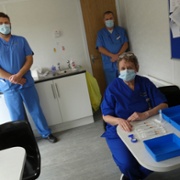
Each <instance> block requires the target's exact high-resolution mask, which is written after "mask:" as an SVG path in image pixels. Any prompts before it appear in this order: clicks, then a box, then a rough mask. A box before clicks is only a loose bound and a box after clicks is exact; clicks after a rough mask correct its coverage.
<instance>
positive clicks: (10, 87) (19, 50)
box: [0, 12, 57, 143]
mask: <svg viewBox="0 0 180 180" xmlns="http://www.w3.org/2000/svg"><path fill="white" fill-rule="evenodd" d="M32 63H33V52H32V50H31V48H30V46H29V44H28V42H27V41H26V39H25V38H24V37H21V36H15V35H11V23H10V18H9V16H8V15H6V14H4V13H2V12H0V92H2V93H3V94H4V98H5V102H6V105H7V107H8V110H9V112H10V116H11V119H12V121H16V120H24V119H26V116H25V109H24V104H25V106H26V107H27V110H28V111H29V113H30V115H31V117H32V119H33V121H34V123H35V125H36V127H37V130H38V132H39V134H40V135H41V136H42V137H43V138H45V139H48V140H49V141H50V142H52V143H55V142H56V141H57V138H56V137H55V136H53V135H52V134H51V130H50V129H49V127H48V124H47V122H46V119H45V117H44V114H43V112H42V109H41V107H40V103H39V97H38V94H37V91H36V89H35V86H34V80H33V78H32V76H31V72H30V67H31V65H32Z"/></svg>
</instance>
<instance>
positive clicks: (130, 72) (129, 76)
mask: <svg viewBox="0 0 180 180" xmlns="http://www.w3.org/2000/svg"><path fill="white" fill-rule="evenodd" d="M135 76H136V72H135V71H134V69H126V70H123V71H120V75H119V78H120V79H122V80H123V81H126V82H128V81H132V80H133V79H134V78H135Z"/></svg>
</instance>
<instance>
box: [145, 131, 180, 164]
mask: <svg viewBox="0 0 180 180" xmlns="http://www.w3.org/2000/svg"><path fill="white" fill-rule="evenodd" d="M143 143H144V145H145V148H146V149H147V151H148V152H149V153H150V155H151V156H152V157H153V159H154V160H155V161H157V162H158V161H162V160H166V159H170V158H173V157H176V156H180V138H179V137H178V136H176V135H175V134H173V133H172V134H167V135H164V136H160V137H157V138H153V139H149V140H145V141H143Z"/></svg>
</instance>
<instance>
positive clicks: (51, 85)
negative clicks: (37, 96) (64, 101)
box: [51, 84, 56, 99]
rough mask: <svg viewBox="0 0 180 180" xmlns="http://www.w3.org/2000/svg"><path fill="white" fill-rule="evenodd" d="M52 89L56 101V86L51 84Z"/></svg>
mask: <svg viewBox="0 0 180 180" xmlns="http://www.w3.org/2000/svg"><path fill="white" fill-rule="evenodd" d="M51 89H52V92H53V96H54V99H56V95H55V91H54V86H53V84H51Z"/></svg>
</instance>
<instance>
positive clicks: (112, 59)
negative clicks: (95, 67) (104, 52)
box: [111, 54, 119, 62]
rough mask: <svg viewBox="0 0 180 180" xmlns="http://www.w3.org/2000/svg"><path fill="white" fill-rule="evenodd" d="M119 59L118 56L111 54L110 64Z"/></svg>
mask: <svg viewBox="0 0 180 180" xmlns="http://www.w3.org/2000/svg"><path fill="white" fill-rule="evenodd" d="M118 59H119V55H118V54H113V55H112V56H111V62H116V61H117V60H118Z"/></svg>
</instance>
